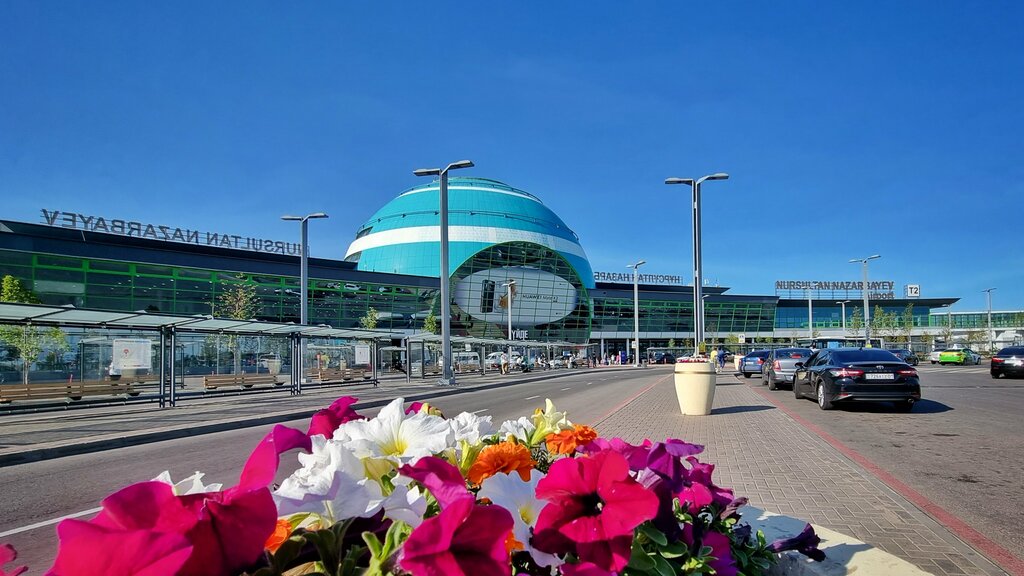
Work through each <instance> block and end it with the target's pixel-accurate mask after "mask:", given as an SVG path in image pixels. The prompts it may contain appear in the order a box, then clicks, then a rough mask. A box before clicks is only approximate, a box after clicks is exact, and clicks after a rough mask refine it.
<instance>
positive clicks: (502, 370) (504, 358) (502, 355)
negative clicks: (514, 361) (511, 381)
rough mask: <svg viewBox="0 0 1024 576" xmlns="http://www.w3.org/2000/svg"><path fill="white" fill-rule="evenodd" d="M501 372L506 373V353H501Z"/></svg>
mask: <svg viewBox="0 0 1024 576" xmlns="http://www.w3.org/2000/svg"><path fill="white" fill-rule="evenodd" d="M501 373H502V374H508V354H506V353H505V352H502V353H501Z"/></svg>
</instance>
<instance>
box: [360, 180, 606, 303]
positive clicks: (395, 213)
mask: <svg viewBox="0 0 1024 576" xmlns="http://www.w3.org/2000/svg"><path fill="white" fill-rule="evenodd" d="M439 186H440V182H439V181H438V180H434V181H433V182H430V183H429V184H424V185H421V186H416V187H414V188H410V189H408V190H406V191H404V192H402V193H401V194H399V195H398V197H396V198H395V199H394V200H392V201H390V202H388V203H387V204H385V205H384V207H383V208H381V209H380V210H378V211H377V212H376V213H375V214H374V215H373V216H372V217H370V219H369V220H367V221H366V223H364V224H363V225H362V226H361V227H360V228H359V231H358V233H357V234H356V239H355V240H354V241H353V242H352V244H351V245H350V246H349V248H348V251H347V252H346V254H345V260H347V261H350V262H357V263H358V264H357V266H358V269H359V270H366V271H371V272H389V273H395V274H411V275H415V276H430V277H434V278H437V277H440V273H439V267H440V242H441V241H440V238H441V235H440V234H441V233H440V213H439V204H440V198H439V196H440V189H439ZM448 241H449V267H450V269H449V271H448V273H449V276H450V275H452V274H454V273H455V271H456V270H457V269H458V268H459V266H461V265H462V264H463V263H465V262H466V261H468V260H469V259H470V258H472V257H473V256H474V255H476V254H477V253H479V252H481V251H482V250H484V249H486V248H490V247H492V246H495V245H498V244H506V243H528V244H536V245H540V246H543V247H545V248H548V249H550V250H552V251H554V252H557V253H558V254H559V255H560V256H562V257H563V258H565V260H566V261H568V262H569V264H570V265H571V266H572V267H573V268H574V270H575V272H576V274H577V275H578V276H579V279H580V281H581V282H582V283H583V285H584V286H585V287H586V288H593V286H594V274H593V271H592V269H591V267H590V262H589V261H588V260H587V255H586V252H584V250H583V247H582V246H581V245H580V243H579V238H578V237H577V236H576V233H575V232H573V231H572V230H571V229H570V228H569V227H568V226H566V225H565V222H563V221H562V219H561V218H559V217H558V216H557V215H556V214H555V213H554V212H552V211H551V210H550V209H549V208H548V207H547V206H545V205H544V203H543V202H541V201H540V199H539V198H537V197H536V196H534V195H533V194H530V193H528V192H524V191H522V190H519V189H516V188H513V187H511V186H509V185H507V184H503V183H501V182H498V181H497V180H489V179H486V178H456V177H450V178H449V180H448Z"/></svg>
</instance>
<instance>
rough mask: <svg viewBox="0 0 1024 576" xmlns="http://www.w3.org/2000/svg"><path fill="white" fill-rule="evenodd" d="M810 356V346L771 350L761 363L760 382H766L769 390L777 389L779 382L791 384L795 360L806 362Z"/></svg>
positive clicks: (794, 370)
mask: <svg viewBox="0 0 1024 576" xmlns="http://www.w3.org/2000/svg"><path fill="white" fill-rule="evenodd" d="M810 356H811V349H810V348H779V349H777V350H772V351H771V353H769V354H768V358H766V359H765V361H764V364H762V365H761V384H762V385H764V384H767V385H768V389H769V390H778V389H779V384H786V385H788V386H792V385H793V374H794V373H795V372H796V364H797V362H806V361H807V358H809V357H810Z"/></svg>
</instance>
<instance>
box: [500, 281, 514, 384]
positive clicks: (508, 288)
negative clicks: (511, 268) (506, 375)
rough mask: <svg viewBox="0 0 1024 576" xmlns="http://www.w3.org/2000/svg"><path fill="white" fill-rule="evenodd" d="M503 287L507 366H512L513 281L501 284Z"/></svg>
mask: <svg viewBox="0 0 1024 576" xmlns="http://www.w3.org/2000/svg"><path fill="white" fill-rule="evenodd" d="M502 286H504V287H505V301H506V303H507V304H508V306H507V307H506V310H508V365H509V366H512V296H513V295H514V294H515V286H516V281H515V280H509V281H508V282H505V283H503V284H502Z"/></svg>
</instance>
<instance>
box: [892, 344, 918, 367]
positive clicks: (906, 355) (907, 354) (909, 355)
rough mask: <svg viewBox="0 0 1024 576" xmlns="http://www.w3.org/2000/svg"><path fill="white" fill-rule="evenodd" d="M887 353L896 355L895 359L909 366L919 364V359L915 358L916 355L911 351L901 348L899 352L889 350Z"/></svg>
mask: <svg viewBox="0 0 1024 576" xmlns="http://www.w3.org/2000/svg"><path fill="white" fill-rule="evenodd" d="M889 352H892V353H893V354H895V355H896V357H897V358H899V359H900V360H903V361H904V362H906V363H907V364H910V365H911V366H917V365H918V364H920V363H921V359H920V358H918V357H917V354H916V353H915V352H914V351H913V350H907V349H906V348H901V349H899V350H889Z"/></svg>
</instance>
